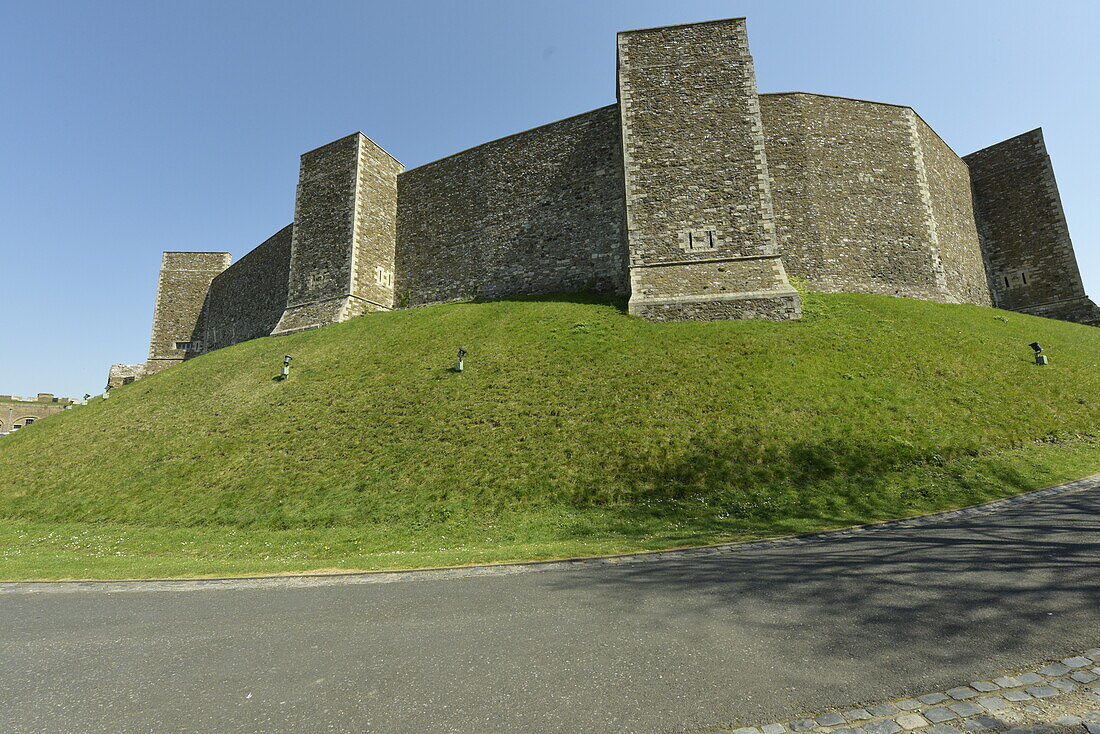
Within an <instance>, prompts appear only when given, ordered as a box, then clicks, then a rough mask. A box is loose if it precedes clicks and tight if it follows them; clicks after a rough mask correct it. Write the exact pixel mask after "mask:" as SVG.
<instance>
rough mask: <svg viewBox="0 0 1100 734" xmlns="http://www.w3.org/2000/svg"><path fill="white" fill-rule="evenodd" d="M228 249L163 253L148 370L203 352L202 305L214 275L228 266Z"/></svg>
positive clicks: (229, 258)
mask: <svg viewBox="0 0 1100 734" xmlns="http://www.w3.org/2000/svg"><path fill="white" fill-rule="evenodd" d="M231 259H232V256H231V255H230V254H229V253H228V252H165V253H164V255H163V256H162V259H161V266H160V276H159V277H158V279H157V300H156V306H155V307H154V309H153V335H152V338H151V339H150V340H149V361H148V362H147V363H146V368H147V370H148V371H149V372H156V371H157V370H161V369H164V368H165V367H171V366H172V365H174V364H179V363H180V362H182V361H183V360H185V359H187V358H188V357H193V356H195V355H197V354H201V353H202V352H203V344H202V333H203V324H202V317H203V306H204V305H205V303H206V294H207V291H209V290H210V281H212V280H213V279H214V276H216V275H218V274H220V273H221V272H223V271H224V270H225V269H226V268H228V267H229V263H230V261H231Z"/></svg>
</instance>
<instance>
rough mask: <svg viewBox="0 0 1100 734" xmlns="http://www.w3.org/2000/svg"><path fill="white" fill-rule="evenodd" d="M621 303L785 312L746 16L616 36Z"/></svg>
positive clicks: (787, 295) (672, 315)
mask: <svg viewBox="0 0 1100 734" xmlns="http://www.w3.org/2000/svg"><path fill="white" fill-rule="evenodd" d="M618 55H619V57H618V58H619V71H618V94H619V107H620V114H621V119H622V138H623V164H624V168H625V186H626V220H627V224H626V226H627V244H628V250H629V267H630V288H631V295H630V312H631V313H632V314H636V315H639V316H642V317H644V318H646V319H650V320H653V321H672V320H685V319H693V320H709V319H729V318H764V319H774V320H782V319H792V318H798V317H799V316H800V315H801V307H800V303H799V298H798V293H797V292H796V291H795V290H794V288H792V287H791V285H790V283H789V282H788V281H787V274H786V272H785V271H784V268H783V262H782V260H781V258H780V255H779V252H778V249H777V247H776V238H775V222H774V218H773V214H772V198H771V192H770V190H769V180H768V163H767V158H766V156H765V153H764V132H763V126H762V124H761V119H760V103H759V100H758V98H757V92H756V74H755V71H754V69H753V61H752V57H751V56H750V55H749V48H748V38H747V35H746V30H745V19H744V18H734V19H731V20H720V21H712V22H705V23H695V24H691V25H679V26H670V27H664V28H649V29H642V30H636V31H626V32H623V33H620V34H619V36H618Z"/></svg>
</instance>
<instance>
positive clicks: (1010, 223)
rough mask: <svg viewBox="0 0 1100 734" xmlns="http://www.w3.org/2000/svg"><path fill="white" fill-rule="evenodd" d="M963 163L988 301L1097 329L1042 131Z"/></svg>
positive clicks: (1098, 316)
mask: <svg viewBox="0 0 1100 734" xmlns="http://www.w3.org/2000/svg"><path fill="white" fill-rule="evenodd" d="M964 160H965V161H966V163H967V165H969V166H970V175H971V180H972V182H973V188H974V201H975V204H976V208H977V219H978V231H979V233H980V234H981V238H982V246H983V249H984V250H985V253H986V258H987V260H988V263H989V280H990V284H991V286H992V289H993V298H994V302H995V303H996V305H997V306H999V307H1000V308H1007V309H1011V310H1013V311H1023V312H1025V313H1031V314H1035V315H1036V316H1045V317H1047V318H1056V319H1063V320H1066V321H1077V322H1079V323H1084V324H1091V325H1093V326H1100V308H1098V307H1097V306H1096V304H1094V303H1093V302H1092V301H1090V300H1089V299H1088V297H1087V296H1086V295H1085V290H1084V286H1083V284H1082V283H1081V273H1080V271H1079V270H1078V268H1077V259H1076V257H1075V256H1074V254H1073V242H1072V240H1070V236H1069V226H1068V225H1067V224H1066V218H1065V214H1064V213H1063V211H1062V200H1061V197H1060V196H1059V194H1058V184H1057V182H1056V181H1055V180H1054V168H1053V167H1052V166H1051V162H1050V156H1048V155H1047V149H1046V143H1045V142H1044V140H1043V131H1042V129H1036V130H1032V131H1031V132H1027V133H1024V134H1023V135H1017V136H1016V137H1014V138H1010V139H1008V140H1005V141H1004V142H1001V143H997V144H996V145H993V146H990V147H988V148H984V149H982V150H979V151H977V152H976V153H971V154H970V155H968V156H966V157H965V158H964Z"/></svg>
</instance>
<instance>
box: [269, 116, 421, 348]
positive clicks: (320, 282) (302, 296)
mask: <svg viewBox="0 0 1100 734" xmlns="http://www.w3.org/2000/svg"><path fill="white" fill-rule="evenodd" d="M402 170H403V166H402V165H401V163H399V162H398V161H397V160H396V159H394V158H393V156H391V155H390V154H389V153H387V152H386V151H384V150H382V149H381V148H380V147H378V146H377V145H375V144H374V142H372V141H371V140H370V139H369V138H367V136H365V135H363V134H362V133H355V134H354V135H349V136H347V137H346V138H341V139H340V140H336V141H334V142H332V143H329V144H328V145H324V146H322V147H320V148H317V149H316V150H312V151H310V152H308V153H305V154H304V155H303V156H302V159H301V168H300V172H299V176H298V192H297V197H296V199H295V204H294V234H293V241H292V244H291V255H290V284H289V294H288V297H287V307H286V310H285V311H284V312H283V316H282V318H281V319H280V320H279V324H278V325H277V326H276V327H275V330H274V331H273V332H272V333H273V334H289V333H293V332H295V331H302V330H303V329H312V328H316V327H318V326H324V325H325V324H333V323H337V322H340V321H346V320H348V319H350V318H351V317H353V316H358V315H359V314H362V313H364V312H366V311H388V310H389V309H391V308H392V307H393V269H394V243H395V241H396V237H397V174H398V173H400V172H401V171H402Z"/></svg>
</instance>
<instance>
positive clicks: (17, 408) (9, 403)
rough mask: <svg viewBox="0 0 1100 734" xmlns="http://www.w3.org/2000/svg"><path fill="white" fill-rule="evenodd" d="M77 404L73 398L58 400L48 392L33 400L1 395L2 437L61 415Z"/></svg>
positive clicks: (0, 433) (0, 434)
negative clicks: (52, 416)
mask: <svg viewBox="0 0 1100 734" xmlns="http://www.w3.org/2000/svg"><path fill="white" fill-rule="evenodd" d="M75 402H76V401H75V400H73V399H71V398H58V397H54V396H53V395H52V394H51V393H46V392H42V393H38V395H37V396H35V397H33V398H31V397H26V398H21V397H19V396H17V395H0V436H2V435H4V434H6V433H11V432H12V431H17V430H19V429H21V428H25V427H26V426H29V425H30V424H32V423H35V422H36V421H40V420H42V419H43V418H46V417H48V416H51V415H53V414H54V413H60V412H61V411H63V410H66V409H68V408H69V407H70V406H72V405H73V404H74V403H75Z"/></svg>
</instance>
